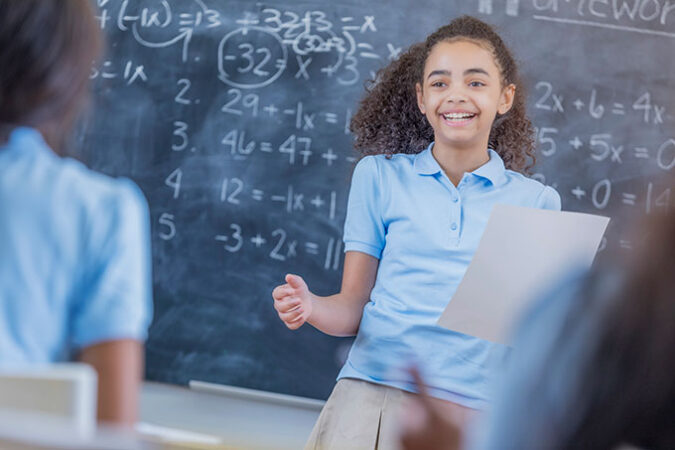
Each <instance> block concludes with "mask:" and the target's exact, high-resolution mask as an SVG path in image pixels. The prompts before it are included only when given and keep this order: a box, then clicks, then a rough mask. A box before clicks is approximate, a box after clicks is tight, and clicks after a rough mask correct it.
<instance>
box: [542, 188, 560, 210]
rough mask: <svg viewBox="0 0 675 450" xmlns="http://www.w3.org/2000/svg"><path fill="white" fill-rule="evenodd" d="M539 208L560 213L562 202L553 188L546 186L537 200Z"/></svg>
mask: <svg viewBox="0 0 675 450" xmlns="http://www.w3.org/2000/svg"><path fill="white" fill-rule="evenodd" d="M536 207H537V208H540V209H550V210H552V211H560V209H561V207H562V202H561V200H560V194H558V191H556V190H555V189H553V188H552V187H551V186H545V187H544V189H543V190H542V191H541V193H540V194H539V197H538V198H537V205H536Z"/></svg>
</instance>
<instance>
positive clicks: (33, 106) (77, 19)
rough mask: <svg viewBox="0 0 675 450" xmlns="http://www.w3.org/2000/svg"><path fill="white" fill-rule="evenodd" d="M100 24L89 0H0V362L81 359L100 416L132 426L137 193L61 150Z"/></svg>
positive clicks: (138, 336) (140, 248)
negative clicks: (88, 368) (92, 379)
mask: <svg viewBox="0 0 675 450" xmlns="http://www.w3.org/2000/svg"><path fill="white" fill-rule="evenodd" d="M99 33H100V32H99V29H98V26H97V25H96V23H95V19H94V12H93V9H92V6H91V5H90V2H89V1H88V0H68V1H61V0H0V367H14V366H24V367H25V366H30V365H37V364H45V363H51V362H58V361H66V360H78V361H82V362H85V363H89V364H91V365H92V366H93V367H94V369H96V371H97V373H98V383H99V388H98V418H99V420H101V421H106V422H110V423H115V424H123V425H131V424H132V423H133V422H134V421H135V420H136V414H137V398H138V388H139V385H140V380H141V376H142V372H143V344H142V342H143V340H144V339H145V337H146V333H147V328H148V324H149V321H150V317H151V308H152V304H151V285H150V276H151V273H150V249H149V247H150V243H149V242H150V240H149V217H148V208H147V203H146V202H145V199H144V197H143V195H142V193H141V191H140V190H139V189H138V187H136V186H135V185H134V184H133V183H131V182H130V181H128V180H121V179H112V178H109V177H106V176H103V175H99V174H96V173H94V172H92V171H90V170H88V169H87V168H85V166H83V165H82V164H80V163H78V162H76V161H75V160H73V159H70V158H66V157H63V156H62V155H63V153H64V148H63V146H64V144H63V143H64V142H66V141H67V140H68V138H69V136H70V135H71V132H72V128H73V124H74V122H75V119H76V118H77V116H78V114H79V112H80V110H81V107H82V105H83V104H84V103H85V98H86V94H87V91H88V87H89V73H90V70H91V66H92V64H93V63H94V62H95V60H96V59H97V58H98V56H99V49H100V43H101V37H100V34H99ZM99 150H100V151H112V150H110V149H99Z"/></svg>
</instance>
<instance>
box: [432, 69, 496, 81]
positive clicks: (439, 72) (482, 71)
mask: <svg viewBox="0 0 675 450" xmlns="http://www.w3.org/2000/svg"><path fill="white" fill-rule="evenodd" d="M472 73H480V74H483V75H486V76H488V77H489V76H490V74H489V73H488V72H487V70H485V69H481V68H480V67H472V68H471V69H466V70H465V71H464V76H466V75H469V74H472ZM434 75H446V76H450V71H449V70H432V71H431V73H430V74H429V76H428V77H427V79H429V78H431V77H433V76H434Z"/></svg>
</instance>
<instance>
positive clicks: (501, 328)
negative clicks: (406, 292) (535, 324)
mask: <svg viewBox="0 0 675 450" xmlns="http://www.w3.org/2000/svg"><path fill="white" fill-rule="evenodd" d="M608 223H609V218H608V217H602V216H595V215H591V214H583V213H575V212H559V211H548V210H541V209H534V208H525V207H520V206H511V205H496V206H495V207H494V209H493V210H492V214H491V215H490V219H489V220H488V224H487V226H486V228H485V232H484V233H483V236H482V238H481V240H480V243H479V244H478V249H477V250H476V253H475V254H474V256H473V259H472V260H471V263H470V264H469V267H468V269H467V271H466V273H465V274H464V278H462V281H461V282H460V284H459V286H458V288H457V291H456V292H455V295H454V296H453V297H452V300H451V301H450V303H448V306H447V307H446V308H445V310H444V311H443V314H442V315H441V318H440V319H439V320H438V325H440V326H443V327H445V328H448V329H451V330H454V331H459V332H460V333H464V334H469V335H472V336H476V337H479V338H482V339H486V340H489V341H492V342H497V343H502V344H508V342H507V340H508V334H509V331H510V327H511V325H512V324H513V322H514V320H515V319H517V318H518V317H519V315H520V314H521V313H522V312H523V309H524V308H525V307H526V306H527V305H528V303H529V302H530V301H532V300H533V299H534V297H535V296H536V295H538V294H541V293H543V291H544V289H545V288H546V287H547V286H548V285H550V284H551V283H553V282H555V281H556V279H557V278H559V277H560V276H562V275H564V273H565V272H566V271H567V270H571V269H572V267H575V266H576V267H584V266H585V267H590V265H591V263H592V262H593V258H594V256H595V253H596V251H597V249H598V247H599V245H600V241H601V239H602V235H603V234H604V232H605V229H606V228H607V224H608Z"/></svg>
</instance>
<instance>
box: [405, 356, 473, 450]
mask: <svg viewBox="0 0 675 450" xmlns="http://www.w3.org/2000/svg"><path fill="white" fill-rule="evenodd" d="M409 370H410V373H411V375H412V377H413V379H414V381H415V384H416V385H417V388H418V390H419V395H416V396H414V397H413V399H412V401H411V402H410V403H408V404H407V405H405V407H404V408H403V410H404V415H403V418H402V419H403V420H402V421H401V432H400V433H401V434H400V439H401V446H402V447H403V449H405V450H450V449H452V450H456V449H459V448H460V444H461V439H462V430H461V428H460V427H459V426H458V424H457V423H455V422H454V421H453V419H452V411H450V410H446V408H444V402H443V401H442V400H437V399H434V398H432V397H431V396H430V395H429V394H428V392H427V388H426V385H425V383H424V381H423V380H422V377H421V376H420V373H419V371H418V370H417V368H415V367H411V368H410V369H409Z"/></svg>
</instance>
